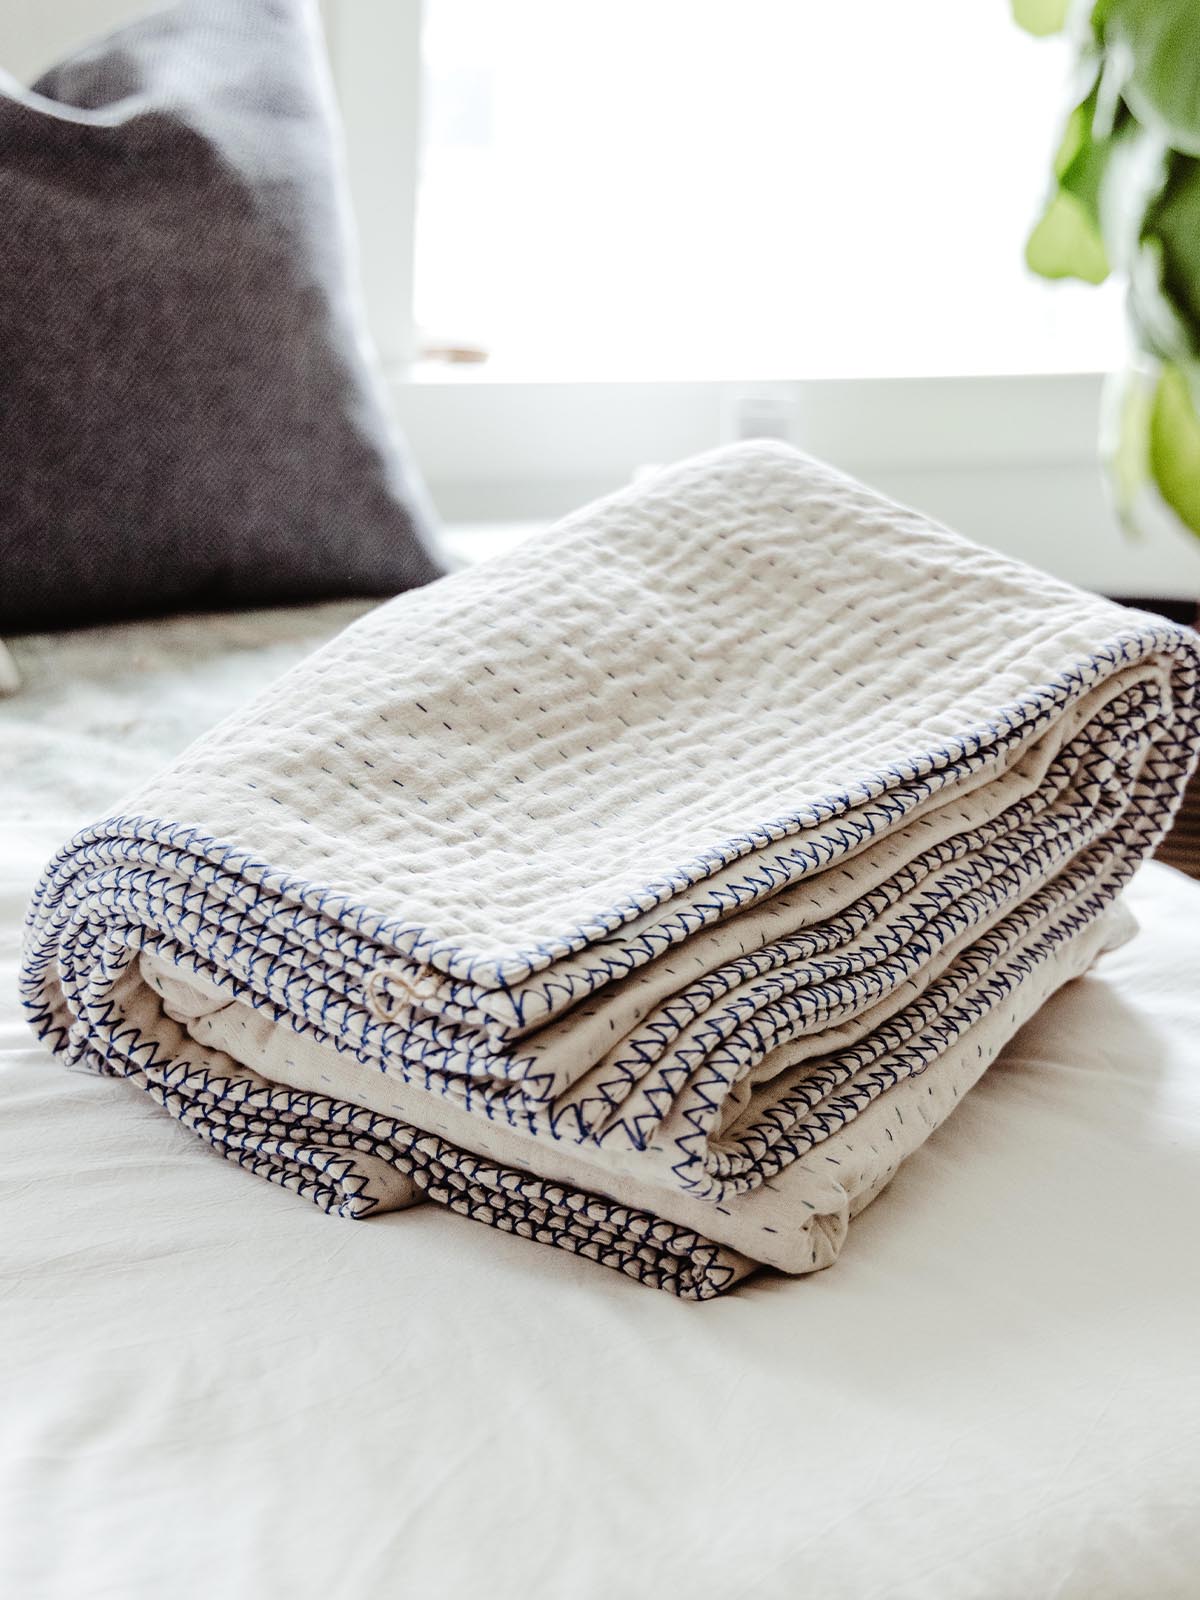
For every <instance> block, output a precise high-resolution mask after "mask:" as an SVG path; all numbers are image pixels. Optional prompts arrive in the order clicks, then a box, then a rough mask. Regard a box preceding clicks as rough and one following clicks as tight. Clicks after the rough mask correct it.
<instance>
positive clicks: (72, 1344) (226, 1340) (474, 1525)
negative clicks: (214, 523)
mask: <svg viewBox="0 0 1200 1600" xmlns="http://www.w3.org/2000/svg"><path fill="white" fill-rule="evenodd" d="M363 610H365V607H359V606H352V605H348V604H337V605H332V606H321V607H306V608H302V609H299V610H295V611H288V610H281V611H274V612H248V613H242V614H237V615H232V616H220V617H202V618H192V617H183V618H176V619H169V620H166V621H160V622H153V623H151V622H145V623H138V624H136V625H129V626H125V627H122V628H113V629H88V630H82V631H80V632H77V633H68V634H62V635H57V636H44V635H42V636H36V637H29V638H23V639H20V640H15V641H13V646H12V648H13V655H14V658H15V659H16V661H17V663H18V665H19V667H20V670H21V674H22V679H23V688H22V691H21V693H20V695H19V696H16V697H14V698H12V699H10V700H8V701H4V702H0V742H2V743H3V747H4V750H5V754H6V756H7V757H8V758H9V759H10V765H8V767H7V768H6V770H5V771H4V772H3V773H2V774H0V780H2V781H0V821H2V823H3V825H2V826H0V1096H2V1115H0V1239H2V1240H3V1245H2V1247H0V1290H2V1291H3V1306H4V1313H3V1323H4V1330H5V1362H4V1365H3V1369H2V1370H0V1406H2V1407H3V1414H4V1418H5V1425H4V1428H3V1429H2V1430H0V1589H2V1590H3V1591H4V1592H5V1593H6V1594H9V1593H11V1594H14V1595H22V1596H24V1595H29V1596H37V1597H38V1600H93V1597H100V1596H106V1597H111V1596H120V1597H121V1600H161V1597H162V1596H164V1595H170V1596H172V1597H173V1600H210V1597H211V1596H212V1595H213V1594H214V1593H220V1594H221V1595H222V1596H226V1597H228V1600H263V1597H264V1596H265V1595H271V1596H273V1595H276V1594H278V1595H285V1594H286V1595H310V1594H318V1593H319V1594H321V1595H323V1596H328V1597H330V1600H357V1597H358V1596H360V1595H362V1594H363V1593H364V1592H378V1593H380V1594H391V1593H393V1592H396V1591H397V1590H401V1591H403V1592H405V1593H412V1594H421V1595H429V1596H439V1597H441V1596H444V1597H459V1596H472V1595H477V1594H480V1593H487V1594H489V1595H494V1596H495V1597H496V1600H527V1597H529V1596H531V1595H547V1596H554V1597H556V1600H557V1597H560V1596H562V1597H567V1596H569V1597H571V1600H576V1597H579V1600H607V1597H609V1596H611V1595H613V1594H622V1595H629V1596H631V1597H634V1596H636V1597H642V1596H644V1597H647V1600H649V1597H651V1596H656V1597H657V1596H662V1595H675V1594H683V1593H687V1594H689V1595H691V1596H694V1597H695V1600H726V1597H727V1596H729V1595H730V1594H735V1593H737V1594H743V1593H752V1594H754V1595H756V1596H762V1597H764V1600H792V1597H794V1596H795V1594H796V1593H797V1591H798V1590H799V1591H803V1592H807V1593H812V1594H819V1595H821V1596H822V1597H823V1600H908V1597H913V1600H917V1597H919V1600H963V1596H966V1595H970V1596H978V1597H981V1600H1009V1597H1010V1596H1011V1597H1016V1596H1027V1595H1048V1594H1055V1595H1059V1596H1062V1597H1063V1600H1145V1597H1146V1596H1148V1595H1153V1596H1155V1597H1156V1600H1193V1596H1194V1594H1195V1574H1196V1572H1197V1571H1198V1570H1200V1453H1198V1441H1200V1389H1198V1387H1197V1385H1196V1383H1195V1381H1194V1380H1195V1367H1196V1356H1195V1352H1196V1335H1197V1329H1198V1328H1200V1278H1198V1277H1197V1275H1196V1274H1195V1273H1193V1272H1189V1271H1187V1270H1186V1265H1185V1264H1186V1263H1188V1262H1190V1260H1191V1257H1192V1254H1193V1234H1194V1230H1195V1223H1194V1219H1195V1217H1196V1216H1197V1214H1200V1076H1198V1075H1197V1072H1196V1048H1195V1041H1196V1039H1197V1037H1198V1036H1200V992H1198V990H1197V986H1196V983H1195V974H1196V970H1197V963H1198V962H1200V885H1196V884H1194V883H1191V882H1189V881H1188V880H1187V879H1185V878H1183V877H1181V876H1180V875H1179V874H1178V873H1175V872H1172V871H1170V870H1168V869H1167V868H1165V867H1161V866H1159V865H1157V864H1154V863H1151V864H1149V865H1148V866H1146V867H1145V868H1143V869H1142V870H1141V871H1140V872H1139V873H1138V874H1137V875H1136V877H1135V879H1134V881H1133V883H1132V884H1131V885H1130V888H1129V890H1128V891H1127V895H1126V898H1127V900H1128V902H1129V904H1130V905H1131V906H1132V908H1133V911H1134V914H1135V915H1136V918H1137V921H1138V923H1139V925H1140V931H1139V932H1138V933H1137V935H1136V936H1135V937H1134V938H1132V939H1130V940H1129V941H1128V942H1127V943H1125V944H1124V945H1122V946H1121V947H1120V948H1119V949H1117V950H1114V951H1111V952H1110V953H1108V954H1106V955H1104V956H1103V957H1102V958H1101V959H1100V960H1099V961H1098V962H1097V963H1096V965H1095V966H1094V968H1093V969H1091V971H1090V972H1089V973H1088V974H1087V975H1085V976H1084V977H1083V978H1081V979H1080V980H1079V981H1078V982H1075V983H1072V984H1069V985H1067V986H1065V987H1064V988H1063V989H1062V990H1061V991H1059V993H1057V994H1056V995H1055V996H1053V997H1052V998H1051V999H1050V1000H1049V1001H1048V1002H1047V1004H1046V1005H1045V1006H1043V1007H1042V1008H1041V1010H1040V1011H1039V1012H1038V1013H1037V1015H1036V1016H1035V1017H1034V1018H1033V1019H1032V1021H1031V1022H1030V1023H1029V1024H1027V1025H1026V1026H1025V1027H1024V1028H1023V1029H1022V1030H1021V1031H1020V1033H1019V1034H1018V1035H1016V1036H1015V1037H1014V1038H1013V1039H1012V1040H1010V1041H1009V1043H1008V1045H1007V1046H1006V1047H1005V1049H1004V1050H1003V1052H1002V1053H1001V1055H1000V1057H999V1058H998V1060H997V1061H996V1062H995V1063H994V1065H993V1066H992V1068H991V1069H990V1070H989V1071H988V1072H987V1073H986V1074H985V1075H984V1077H983V1078H982V1079H981V1080H980V1082H979V1083H978V1084H977V1085H976V1087H975V1088H974V1089H973V1090H972V1091H971V1093H970V1094H969V1095H967V1096H966V1098H965V1099H964V1101H963V1103H962V1104H961V1105H960V1107H959V1108H958V1109H957V1110H956V1112H955V1114H954V1115H953V1116H952V1117H951V1118H950V1119H949V1120H948V1122H947V1123H946V1124H945V1125H944V1126H942V1127H941V1128H939V1129H938V1130H937V1131H936V1132H935V1133H934V1134H933V1135H932V1136H931V1137H930V1138H929V1140H928V1141H927V1142H926V1143H925V1145H924V1146H923V1148H922V1150H921V1151H920V1152H919V1153H918V1154H917V1155H916V1156H914V1158H913V1159H912V1160H910V1161H907V1162H906V1163H905V1164H904V1166H903V1167H902V1169H901V1170H900V1172H899V1173H898V1174H897V1176H896V1178H895V1179H894V1180H893V1182H892V1183H891V1185H890V1186H889V1187H888V1189H887V1191H886V1192H885V1193H884V1194H883V1196H882V1197H881V1198H880V1199H879V1200H878V1201H877V1202H876V1203H875V1204H874V1205H872V1206H871V1207H870V1208H869V1210H868V1211H866V1212H865V1213H864V1214H863V1215H862V1216H861V1217H860V1218H859V1219H858V1220H857V1221H856V1222H855V1224H854V1227H853V1229H852V1230H851V1236H850V1238H849V1239H848V1241H847V1244H846V1247H845V1250H844V1252H843V1254H842V1256H841V1259H840V1260H839V1262H838V1265H837V1267H836V1269H835V1270H834V1271H833V1272H827V1273H820V1274H816V1275H810V1276H808V1277H806V1278H803V1279H788V1278H785V1277H782V1276H779V1275H775V1274H770V1273H760V1274H758V1275H757V1276H756V1277H755V1278H753V1279H752V1280H750V1281H748V1282H746V1283H744V1284H743V1285H742V1287H741V1288H740V1289H739V1291H738V1292H737V1293H736V1294H731V1295H727V1296H724V1297H723V1298H721V1299H720V1300H717V1301H714V1302H712V1303H711V1304H709V1305H708V1306H707V1307H705V1308H704V1312H703V1315H702V1316H699V1317H698V1316H697V1315H696V1313H695V1308H693V1307H692V1306H690V1305H687V1304H680V1303H679V1302H678V1301H677V1300H676V1299H674V1298H673V1297H671V1296H669V1295H649V1294H646V1293H644V1292H643V1290H642V1288H641V1287H640V1286H639V1285H638V1283H637V1282H635V1281H631V1280H630V1279H628V1278H624V1277H622V1276H620V1275H618V1274H616V1273H611V1272H598V1271H596V1269H595V1268H594V1267H593V1266H592V1265H591V1264H590V1263H589V1262H587V1261H586V1260H581V1259H580V1258H578V1257H573V1256H571V1255H569V1254H567V1253H565V1252H563V1251H560V1250H546V1249H540V1248H539V1247H537V1246H536V1245H531V1244H528V1243H526V1242H525V1241H523V1240H522V1239H520V1238H517V1237H511V1236H509V1237H504V1236H499V1235H497V1234H496V1233H495V1232H494V1231H491V1230H488V1229H486V1228H479V1227H476V1226H474V1225H473V1224H472V1223H471V1222H469V1221H467V1220H466V1219H464V1218H461V1217H458V1216H455V1215H452V1214H448V1213H447V1212H445V1211H443V1210H441V1209H439V1208H438V1207H436V1206H424V1207H421V1208H419V1209H418V1210H416V1211H406V1212H399V1213H394V1214H391V1215H387V1216H380V1217H378V1218H376V1220H375V1221H373V1222H372V1223H371V1224H370V1225H369V1226H361V1227H349V1226H347V1225H345V1224H344V1223H343V1222H341V1221H340V1220H339V1219H338V1218H337V1217H335V1216H328V1215H324V1214H322V1213H320V1212H318V1211H317V1210H315V1209H314V1208H313V1207H311V1206H305V1205H300V1204H297V1203H296V1201H295V1200H294V1198H293V1197H292V1196H291V1195H290V1194H288V1193H286V1192H284V1191H282V1190H279V1189H277V1188H274V1187H273V1186H271V1185H269V1184H262V1183H258V1182H257V1181H256V1180H255V1179H254V1178H253V1177H251V1176H250V1175H248V1174H245V1173H242V1172H238V1171H234V1170H230V1169H229V1168H228V1167H227V1166H226V1165H225V1164H224V1163H222V1162H220V1161H216V1160H213V1159H212V1154H211V1151H210V1150H209V1149H207V1148H206V1147H205V1146H204V1145H202V1144H201V1143H200V1142H198V1141H197V1140H195V1139H194V1138H193V1137H192V1136H191V1135H190V1134H189V1133H187V1132H186V1131H185V1130H184V1129H183V1128H182V1127H180V1125H179V1124H177V1123H175V1122H173V1121H171V1120H170V1119H169V1118H166V1117H164V1116H163V1115H162V1114H161V1112H160V1111H159V1110H158V1109H157V1107H155V1106H154V1105H152V1104H151V1103H150V1102H149V1101H148V1100H147V1099H146V1098H145V1096H144V1095H143V1094H142V1093H141V1092H140V1091H139V1090H137V1089H136V1088H134V1087H133V1085H132V1084H130V1083H129V1082H128V1081H127V1080H126V1079H124V1078H122V1077H119V1076H108V1075H101V1076H97V1075H95V1074H92V1073H89V1072H79V1071H66V1072H64V1071H56V1070H54V1069H53V1067H52V1066H50V1064H49V1062H48V1058H47V1056H46V1053H45V1050H44V1048H43V1046H42V1045H40V1044H39V1043H38V1042H37V1041H36V1040H35V1039H34V1038H33V1036H32V1035H31V1034H30V1032H29V1030H28V1027H27V1026H26V1024H25V1022H24V1020H23V1018H22V1015H21V1011H20V1009H19V1007H18V1004H17V1000H16V976H17V950H18V937H19V932H20V925H21V918H22V913H23V910H24V907H25V905H26V904H27V902H28V899H29V896H30V893H31V892H32V889H33V886H34V884H35V882H36V880H37V877H38V874H39V872H40V870H41V867H42V866H43V865H44V863H45V861H46V859H47V858H48V857H49V856H50V855H51V854H52V853H53V851H54V850H55V848H56V847H57V845H58V844H59V843H61V841H62V840H63V839H64V838H66V837H67V836H68V835H69V834H71V833H72V832H73V831H75V830H76V829H77V828H79V827H80V826H82V825H83V824H85V823H87V822H88V821H89V820H90V819H91V818H94V817H95V816H97V815H99V814H101V813H102V812H104V811H108V810H111V809H114V807H116V805H117V803H118V802H119V801H120V798H121V796H122V794H124V793H128V792H132V791H133V790H134V789H135V788H136V787H141V786H143V785H144V784H145V783H146V781H147V780H148V779H150V778H151V777H152V776H153V775H154V772H155V769H156V768H159V767H161V766H163V765H164V764H165V763H166V762H168V761H170V760H171V759H172V758H173V757H174V756H176V755H177V754H178V753H179V751H180V750H181V749H182V748H183V746H184V744H186V743H187V741H188V740H189V739H191V738H192V737H194V736H195V735H196V734H199V733H201V732H203V731H204V729H205V727H206V726H207V724H208V723H209V722H210V721H211V720H212V719H213V718H214V717H217V718H222V717H224V716H226V715H227V714H229V713H231V712H234V711H236V710H238V708H239V707H240V706H241V705H242V704H244V703H245V702H246V701H247V700H248V699H249V698H250V697H251V696H252V695H253V693H254V692H255V691H256V690H257V689H258V688H259V687H261V686H263V685H265V684H266V683H268V682H269V681H270V680H271V679H272V678H274V677H276V676H278V674H279V673H280V672H281V671H284V670H285V669H287V668H288V667H290V666H291V665H293V664H294V663H295V662H296V661H297V660H298V659H299V658H300V657H301V656H302V655H304V654H306V653H308V651H309V650H311V649H312V648H314V647H315V646H317V645H319V644H321V643H323V642H324V641H325V640H326V639H328V637H329V636H330V635H331V634H333V633H334V632H336V631H338V630H339V629H340V628H341V627H343V626H345V625H346V624H347V623H348V622H350V621H352V620H354V619H355V618H356V617H357V616H358V615H360V614H361V612H362V611H363ZM464 1507H469V1508H470V1523H471V1537H470V1538H469V1539H468V1538H464V1537H463V1524H464V1515H465V1513H464ZM617 1529H619V1531H620V1536H619V1537H615V1536H614V1530H617Z"/></svg>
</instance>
